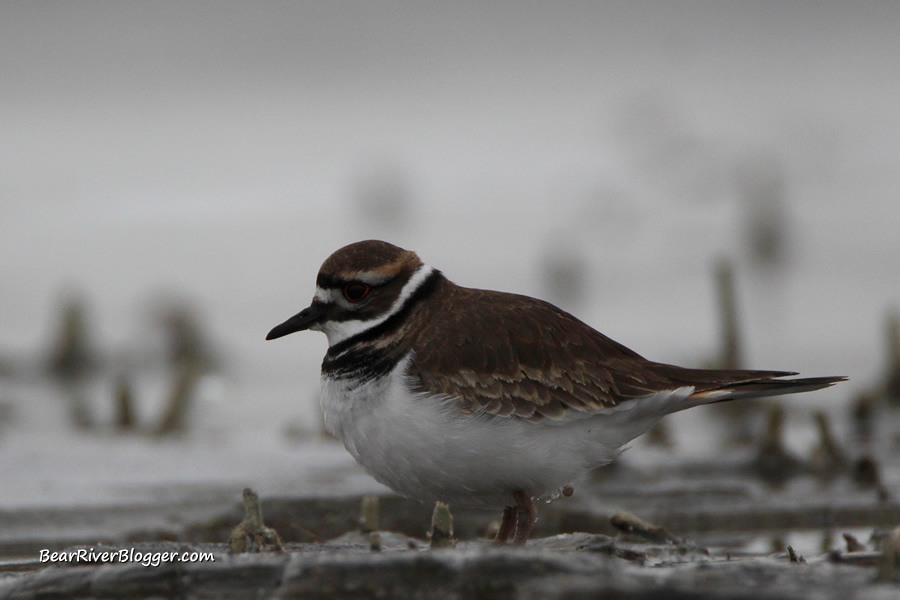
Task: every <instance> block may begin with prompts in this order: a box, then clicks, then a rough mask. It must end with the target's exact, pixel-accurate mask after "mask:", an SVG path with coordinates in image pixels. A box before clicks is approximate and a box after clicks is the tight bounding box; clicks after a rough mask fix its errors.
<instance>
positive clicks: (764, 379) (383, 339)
mask: <svg viewBox="0 0 900 600" xmlns="http://www.w3.org/2000/svg"><path fill="white" fill-rule="evenodd" d="M306 329H310V330H313V331H322V332H324V333H325V335H326V336H327V337H328V351H327V352H326V354H325V358H324V360H323V361H322V379H321V384H322V396H321V401H322V407H323V409H324V413H325V425H326V428H327V429H328V431H329V432H330V433H332V434H333V435H335V436H337V437H339V438H340V439H341V440H342V441H343V443H344V446H345V447H346V448H347V450H348V451H349V452H350V454H352V455H353V457H354V458H355V459H356V460H357V462H359V463H360V464H361V465H362V466H363V467H365V468H366V470H367V471H368V472H369V473H370V474H371V475H372V476H373V477H374V478H375V479H377V480H378V481H380V482H381V483H383V484H385V485H387V486H388V487H390V488H392V489H393V490H395V491H397V492H398V493H400V494H402V495H404V496H408V497H411V498H415V499H418V500H421V501H426V502H431V501H435V500H442V501H444V502H447V503H449V504H451V505H459V506H468V507H482V508H487V507H496V508H501V507H505V508H504V510H503V520H502V521H501V525H500V530H499V531H498V533H497V537H496V541H497V542H498V543H505V542H507V541H508V540H509V539H510V538H512V539H513V541H514V542H516V543H520V544H523V543H525V541H526V540H527V539H528V536H529V534H530V533H531V530H532V528H533V526H534V522H535V520H536V518H537V511H536V509H535V507H534V502H533V501H534V500H536V499H545V500H549V499H553V498H555V497H557V496H558V495H559V494H561V493H571V487H570V486H571V484H572V482H574V481H575V480H576V479H577V478H578V476H579V475H582V474H584V473H586V472H588V471H590V470H591V469H594V468H597V467H600V466H602V465H604V464H607V463H609V462H611V461H612V460H613V459H614V458H615V457H616V456H617V455H618V453H619V452H620V451H621V449H622V447H623V446H624V445H625V444H626V443H628V442H629V441H631V440H632V439H634V438H636V437H637V436H639V435H641V434H642V433H644V432H646V431H647V430H648V429H649V428H650V427H651V426H652V425H653V424H654V423H655V422H656V421H658V420H659V419H660V418H661V417H663V416H665V415H667V414H670V413H674V412H677V411H680V410H684V409H686V408H691V407H693V406H699V405H701V404H709V403H713V402H722V401H725V400H734V399H738V398H754V397H760V396H775V395H780V394H791V393H796V392H807V391H811V390H818V389H821V388H825V387H828V386H830V385H832V384H834V383H836V382H839V381H843V380H844V379H845V378H844V377H813V378H806V379H786V380H785V379H780V378H781V377H785V376H788V375H796V373H791V372H786V371H737V370H729V371H725V370H706V369H688V368H684V367H677V366H673V365H667V364H663V363H658V362H653V361H650V360H647V359H646V358H644V357H642V356H641V355H639V354H637V353H636V352H634V351H632V350H630V349H628V348H626V347H625V346H623V345H622V344H619V343H618V342H615V341H613V340H611V339H610V338H608V337H606V336H605V335H603V334H602V333H600V332H598V331H596V330H594V329H593V328H591V327H589V326H588V325H586V324H584V323H582V322H581V321H579V320H578V319H576V318H575V317H573V316H572V315H570V314H568V313H566V312H565V311H563V310H560V309H559V308H557V307H556V306H553V305H552V304H549V303H547V302H544V301H541V300H537V299H535V298H529V297H527V296H519V295H515V294H508V293H503V292H494V291H488V290H478V289H470V288H465V287H461V286H458V285H455V284H453V283H451V282H450V281H449V280H448V279H447V278H446V277H444V275H443V274H442V273H441V272H440V271H438V270H437V269H434V268H432V267H430V266H428V265H426V264H424V263H423V262H422V261H421V260H420V259H419V257H418V256H417V255H416V254H415V253H414V252H411V251H408V250H404V249H402V248H398V247H397V246H394V245H392V244H388V243H386V242H382V241H372V240H370V241H364V242H358V243H355V244H350V245H349V246H345V247H344V248H341V249H340V250H338V251H337V252H335V253H334V254H332V255H331V256H330V257H328V259H327V260H326V261H325V262H324V263H323V264H322V267H321V269H320V270H319V274H318V277H317V278H316V293H315V296H314V297H313V300H312V304H310V305H309V307H307V308H305V309H303V310H302V311H301V312H300V313H298V314H297V315H295V316H293V317H291V318H290V319H288V320H287V321H285V322H284V323H282V324H280V325H278V326H276V327H275V328H274V329H272V331H270V332H269V334H268V336H266V339H269V340H272V339H275V338H280V337H282V336H285V335H287V334H289V333H294V332H296V331H303V330H306Z"/></svg>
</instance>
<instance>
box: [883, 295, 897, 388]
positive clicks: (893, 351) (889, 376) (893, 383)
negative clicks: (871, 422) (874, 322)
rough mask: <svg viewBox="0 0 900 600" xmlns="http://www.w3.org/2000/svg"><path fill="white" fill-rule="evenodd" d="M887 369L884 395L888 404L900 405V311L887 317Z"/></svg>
mask: <svg viewBox="0 0 900 600" xmlns="http://www.w3.org/2000/svg"><path fill="white" fill-rule="evenodd" d="M886 331H887V369H886V371H885V375H884V395H885V397H886V398H887V401H888V404H891V405H894V406H900V313H898V312H897V311H896V310H894V311H892V312H891V313H890V314H889V315H888V318H887V327H886Z"/></svg>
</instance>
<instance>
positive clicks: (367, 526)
mask: <svg viewBox="0 0 900 600" xmlns="http://www.w3.org/2000/svg"><path fill="white" fill-rule="evenodd" d="M378 529H379V527H378V496H370V495H367V496H363V497H362V501H361V502H360V510H359V530H360V531H361V532H363V533H372V532H373V531H378Z"/></svg>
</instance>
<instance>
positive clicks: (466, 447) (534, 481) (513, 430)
mask: <svg viewBox="0 0 900 600" xmlns="http://www.w3.org/2000/svg"><path fill="white" fill-rule="evenodd" d="M405 370H406V361H401V363H400V364H399V365H398V366H397V368H395V369H394V371H393V372H392V373H391V374H390V375H389V376H387V377H384V378H382V379H380V380H376V381H372V382H369V383H366V384H364V385H361V386H359V387H356V388H355V389H351V388H350V387H349V386H348V385H347V380H333V379H329V378H326V377H323V378H322V407H323V409H324V413H325V425H326V428H327V429H328V431H329V432H330V433H332V434H333V435H335V436H337V437H339V438H340V439H341V440H342V441H343V443H344V446H345V447H346V448H347V450H348V451H349V452H350V453H351V454H352V455H353V457H354V458H355V459H356V460H357V462H359V463H360V464H361V465H363V467H365V468H366V470H367V471H368V472H369V473H370V474H371V475H372V476H373V477H374V478H375V479H377V480H378V481H380V482H381V483H383V484H385V485H387V486H388V487H390V488H391V489H393V490H395V491H396V492H398V493H400V494H402V495H404V496H408V497H410V498H415V499H418V500H422V501H425V502H431V501H434V500H442V501H444V502H448V503H450V504H452V505H457V506H471V507H502V506H505V505H509V504H511V503H512V494H513V493H514V492H516V491H518V490H522V491H524V492H526V493H527V494H529V495H530V496H532V497H536V498H537V497H543V498H552V497H554V496H556V495H558V493H559V491H560V490H561V488H562V487H563V486H564V485H567V484H569V483H572V482H573V481H574V480H576V479H577V478H578V476H579V475H581V474H583V473H585V472H587V471H589V470H590V469H592V468H595V467H598V466H601V465H603V464H606V463H608V462H610V461H611V460H613V459H614V458H615V457H616V455H617V454H618V452H619V450H620V448H621V446H622V445H624V444H625V443H627V442H628V441H629V440H631V439H633V438H634V437H636V436H637V435H640V434H641V433H643V432H644V431H646V429H647V428H649V427H650V426H651V425H652V424H653V422H655V421H656V419H657V418H658V417H659V416H660V415H650V416H649V417H648V418H637V419H635V418H634V411H620V410H613V411H609V412H607V413H599V414H595V415H593V416H583V417H582V418H579V419H573V420H570V421H568V422H554V423H548V422H546V421H545V422H543V423H531V422H529V421H525V420H523V419H519V418H516V417H496V416H491V415H474V416H466V415H463V414H462V413H461V412H460V411H459V410H458V409H457V408H456V407H455V406H454V402H453V400H452V399H450V398H445V397H441V396H428V395H424V394H413V393H411V392H410V391H409V388H408V386H407V385H406V384H407V381H406V380H407V378H406V376H405V375H403V373H404V372H405ZM667 412H668V411H667ZM622 417H625V418H624V419H623V418H622Z"/></svg>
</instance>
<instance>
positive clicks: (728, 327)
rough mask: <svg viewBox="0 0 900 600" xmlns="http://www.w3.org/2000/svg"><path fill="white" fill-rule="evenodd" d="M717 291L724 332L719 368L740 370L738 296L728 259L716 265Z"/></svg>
mask: <svg viewBox="0 0 900 600" xmlns="http://www.w3.org/2000/svg"><path fill="white" fill-rule="evenodd" d="M716 290H717V292H718V293H717V296H718V300H719V324H720V327H721V332H722V348H721V355H720V358H719V368H721V369H740V368H741V362H742V359H741V340H740V332H739V328H738V310H737V294H736V293H735V289H734V268H733V267H732V265H731V262H730V261H728V260H726V259H721V260H720V261H719V262H718V264H717V265H716Z"/></svg>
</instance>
